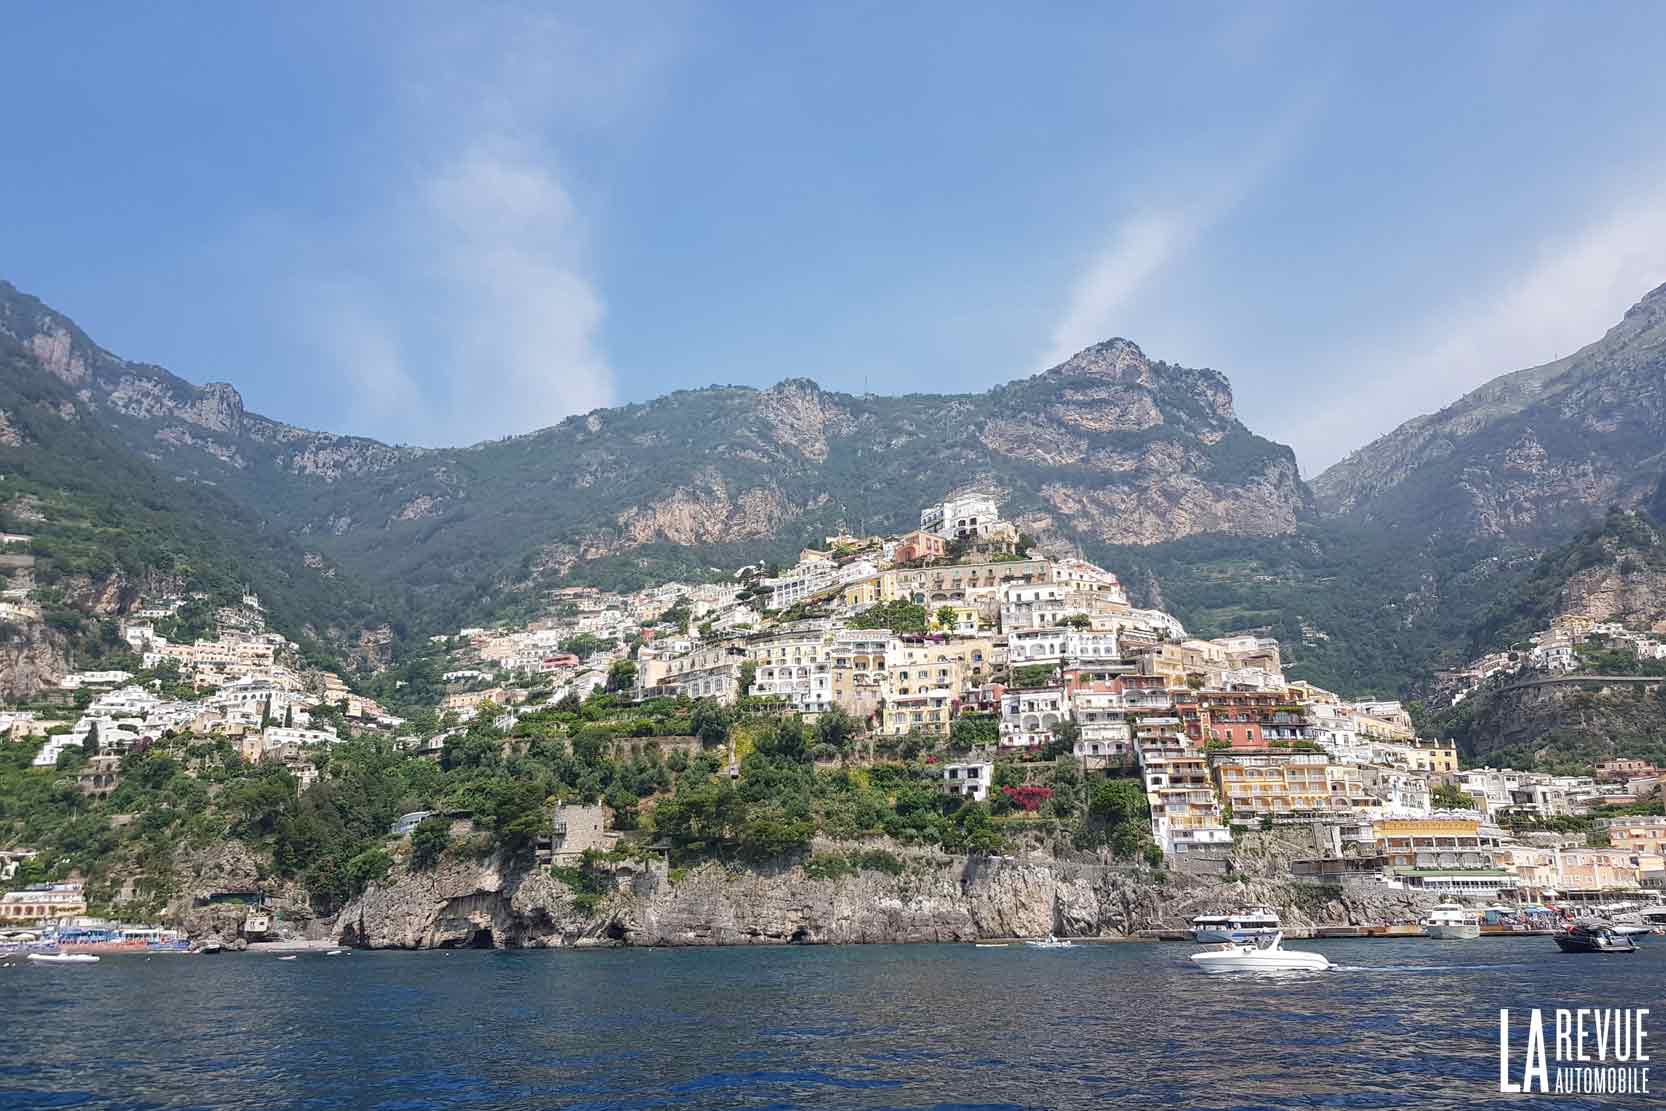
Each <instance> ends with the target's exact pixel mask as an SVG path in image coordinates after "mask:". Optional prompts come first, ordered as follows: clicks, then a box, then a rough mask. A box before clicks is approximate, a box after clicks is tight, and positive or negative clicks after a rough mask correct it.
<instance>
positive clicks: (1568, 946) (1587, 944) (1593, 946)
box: [1556, 918, 1637, 953]
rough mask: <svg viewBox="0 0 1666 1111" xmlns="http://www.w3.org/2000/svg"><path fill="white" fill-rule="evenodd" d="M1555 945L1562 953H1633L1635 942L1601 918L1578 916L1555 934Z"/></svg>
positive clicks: (1635, 948)
mask: <svg viewBox="0 0 1666 1111" xmlns="http://www.w3.org/2000/svg"><path fill="white" fill-rule="evenodd" d="M1556 947H1557V948H1558V949H1560V950H1562V952H1564V953H1635V952H1637V944H1636V943H1635V942H1633V941H1632V940H1631V938H1629V937H1627V936H1626V935H1624V934H1622V933H1617V932H1616V931H1615V930H1614V927H1613V923H1611V922H1608V921H1607V920H1605V919H1602V918H1580V919H1576V920H1575V921H1573V922H1570V923H1568V928H1567V929H1566V930H1564V931H1563V932H1561V933H1559V934H1557V935H1556Z"/></svg>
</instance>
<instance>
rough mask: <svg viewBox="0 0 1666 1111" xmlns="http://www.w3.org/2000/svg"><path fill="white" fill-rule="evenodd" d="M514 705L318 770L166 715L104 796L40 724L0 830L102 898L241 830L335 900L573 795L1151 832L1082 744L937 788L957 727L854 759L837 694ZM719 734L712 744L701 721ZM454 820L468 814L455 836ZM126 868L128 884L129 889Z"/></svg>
mask: <svg viewBox="0 0 1666 1111" xmlns="http://www.w3.org/2000/svg"><path fill="white" fill-rule="evenodd" d="M499 716H500V715H499V714H498V712H497V711H496V710H495V709H493V708H492V707H491V706H490V705H488V706H486V707H485V708H484V710H483V712H482V713H481V714H480V715H479V716H478V717H477V718H476V719H474V720H473V721H471V722H470V723H469V724H468V725H467V727H466V728H459V729H455V730H453V731H451V732H450V734H449V735H448V736H446V738H445V740H444V743H443V746H442V748H441V750H440V752H439V753H438V754H437V758H425V757H424V756H421V755H417V754H415V753H413V752H410V751H406V750H404V749H402V748H401V747H400V746H399V745H397V744H395V743H394V742H393V741H391V740H389V739H387V738H369V737H360V738H355V739H352V740H346V741H343V742H341V743H339V744H337V745H334V746H331V747H329V748H320V749H316V750H310V751H309V754H308V759H309V760H311V761H313V762H314V763H315V764H316V766H317V767H318V768H319V770H320V771H321V772H322V773H323V775H322V778H321V779H319V781H318V782H317V783H316V784H314V785H313V786H311V787H308V788H306V789H304V790H303V789H301V786H300V782H299V781H298V780H297V778H296V772H297V770H299V769H298V766H290V767H286V766H284V765H281V764H272V763H261V764H248V763H245V762H244V761H243V760H242V759H241V758H240V757H239V756H238V753H237V750H236V749H235V747H234V746H233V745H231V744H230V743H229V742H226V741H224V740H221V739H204V738H197V737H192V736H189V735H178V736H175V735H171V734H169V735H164V737H163V738H162V739H161V740H159V741H157V742H155V743H154V744H151V745H149V746H147V747H143V748H142V749H141V750H140V751H136V752H134V753H133V754H131V755H128V756H126V757H124V758H123V760H122V762H121V782H120V785H119V787H117V788H116V790H115V791H114V792H113V793H111V794H110V795H109V796H108V797H107V798H96V797H88V796H84V795H83V794H82V792H81V791H80V790H79V789H78V786H77V773H78V772H79V770H80V767H81V764H82V762H83V760H84V757H83V755H82V753H81V751H80V750H78V749H72V750H69V751H66V752H65V753H64V754H63V756H62V757H61V758H60V760H59V763H58V766H57V767H55V768H34V767H31V766H30V765H29V761H30V760H31V759H32V757H33V755H34V753H35V752H36V751H38V749H39V742H29V743H20V744H10V745H6V746H3V747H0V841H3V842H15V841H18V840H19V839H24V840H27V842H28V843H29V844H30V845H31V847H34V848H37V849H39V850H40V855H39V856H38V857H37V858H36V859H35V860H34V861H33V862H31V864H30V866H29V869H28V871H27V873H26V876H25V878H27V879H42V878H48V877H63V876H67V875H69V874H71V873H72V872H73V873H78V874H80V875H83V876H86V877H88V879H89V881H90V882H89V891H90V893H91V894H92V897H93V901H94V902H95V904H96V905H97V906H98V907H99V908H100V909H104V908H109V907H111V906H112V904H113V903H114V902H115V901H116V900H117V899H118V898H125V899H126V905H125V906H124V907H123V908H122V909H123V910H125V911H128V912H136V911H143V910H153V909H156V908H158V907H160V906H161V905H162V904H164V903H166V902H167V900H168V899H170V898H172V897H174V896H176V895H178V894H179V893H180V891H181V885H182V883H183V882H184V881H183V880H182V877H181V869H182V868H183V867H184V865H185V862H187V861H188V860H189V859H190V858H192V857H193V856H194V855H195V854H198V853H201V852H203V851H206V850H207V849H208V848H209V847H211V846H214V845H217V844H219V843H221V842H223V841H227V840H233V841H238V842H241V843H242V844H243V845H244V846H246V847H247V848H249V849H250V850H252V851H253V852H254V853H255V854H256V856H257V858H258V859H259V860H261V861H263V862H264V865H263V866H264V867H265V868H266V869H267V870H268V875H269V876H270V877H271V880H272V882H274V883H279V884H288V885H292V886H293V887H294V888H295V889H297V890H300V891H304V892H305V894H306V896H307V898H308V900H309V901H310V902H311V904H312V907H313V909H314V910H315V911H317V912H319V913H330V912H333V911H335V910H337V909H339V908H340V907H341V906H342V905H343V904H344V903H345V902H346V901H347V900H348V899H350V898H352V897H353V896H354V895H355V894H357V893H358V892H359V891H361V890H363V888H364V886H365V885H366V884H367V883H370V882H372V881H374V880H376V879H379V878H380V877H381V876H383V875H384V874H385V873H386V872H387V870H388V869H389V868H390V867H391V866H392V864H393V863H394V861H395V860H396V859H397V858H399V857H401V856H407V857H408V859H409V860H410V863H411V865H412V867H415V868H427V867H432V866H433V865H434V864H435V863H436V862H437V860H438V859H439V858H440V857H441V856H443V855H444V854H447V853H462V854H473V855H479V856H484V855H487V854H493V853H503V854H507V855H508V856H509V857H511V858H515V857H519V858H522V859H523V860H526V859H527V858H528V857H529V856H530V853H531V850H532V848H533V845H534V842H535V840H536V838H537V837H538V836H540V835H541V834H543V833H545V832H547V831H548V828H549V822H550V814H551V808H552V807H553V806H554V805H555V804H556V803H559V802H564V801H565V802H577V803H587V804H595V803H605V804H606V806H607V807H608V809H609V811H610V812H611V814H612V823H613V825H614V826H615V827H616V828H619V829H623V830H626V831H632V830H635V831H638V832H637V834H636V836H637V838H638V843H639V844H642V845H647V844H659V845H662V846H663V847H664V848H665V849H666V850H667V851H668V852H669V853H670V855H671V858H672V860H673V862H674V863H675V864H676V865H678V866H686V865H688V864H691V863H694V862H696V861H699V860H703V859H708V858H717V859H723V860H730V861H735V862H760V861H765V860H770V859H774V858H777V857H781V856H783V855H797V854H802V853H803V852H805V851H806V850H807V849H808V846H809V843H810V840H811V838H812V837H814V836H817V835H821V836H826V837H830V838H835V839H839V840H846V841H861V840H864V839H871V838H877V837H888V838H892V839H894V840H896V841H898V842H901V843H904V844H923V845H935V846H939V847H940V848H942V849H943V850H944V851H947V852H952V853H969V854H988V853H998V852H1001V851H1003V850H1004V849H1005V848H1006V847H1007V846H1008V845H1009V843H1010V840H1011V837H1012V835H1013V834H1014V833H1016V832H1017V831H1020V830H1051V831H1053V832H1054V833H1057V834H1059V835H1062V836H1064V837H1067V838H1072V839H1074V841H1075V842H1076V844H1078V845H1079V846H1081V847H1092V846H1098V845H1104V846H1108V847H1110V848H1111V849H1112V850H1113V851H1115V852H1116V853H1118V854H1119V855H1122V856H1125V857H1130V858H1141V857H1148V856H1150V855H1151V853H1152V850H1153V848H1154V847H1153V846H1152V845H1151V841H1150V834H1149V822H1148V819H1147V815H1146V811H1145V802H1144V795H1143V792H1142V791H1141V790H1140V788H1139V787H1138V785H1137V784H1135V783H1133V782H1132V781H1120V782H1115V783H1107V782H1098V784H1097V786H1096V787H1095V788H1094V789H1093V790H1092V791H1089V789H1088V784H1086V783H1084V781H1083V779H1082V776H1081V773H1080V771H1079V770H1078V769H1077V768H1076V767H1075V765H1074V764H1073V763H1071V762H1069V761H1068V760H1066V761H1063V762H1061V763H1060V764H1058V765H1056V766H1054V767H1051V768H1049V767H1047V766H1045V765H1024V766H1020V765H1007V764H1001V765H997V775H996V780H995V789H996V792H997V793H996V794H995V795H994V796H993V797H992V801H991V803H976V802H971V801H968V800H964V799H961V798H959V797H952V796H947V795H945V794H943V793H942V791H941V789H940V788H941V778H940V773H939V772H938V770H937V767H936V761H937V760H938V759H940V758H941V754H942V753H945V752H946V751H947V743H946V742H940V741H938V740H935V739H930V738H889V739H887V742H886V743H887V744H888V745H889V746H890V747H888V748H882V749H880V751H879V753H878V755H879V760H878V761H877V762H875V763H873V764H871V765H867V766H862V767H854V766H852V767H847V766H842V761H841V760H840V757H841V754H846V755H849V754H852V753H853V749H852V748H851V745H852V744H853V743H854V736H853V731H851V730H849V729H842V728H840V727H839V717H838V716H837V715H828V716H827V717H824V718H823V720H822V721H821V722H820V723H818V726H817V727H816V728H814V729H811V728H808V727H806V726H805V725H803V724H802V723H801V722H800V721H799V719H798V718H796V717H794V716H788V717H778V716H776V715H775V714H773V713H770V712H767V711H760V712H754V713H748V712H746V711H744V710H742V711H736V710H734V709H725V708H722V707H718V706H716V705H715V704H713V703H711V702H690V701H688V700H681V699H659V700H655V701H652V702H648V703H644V704H642V705H630V704H626V703H620V702H618V701H617V700H616V699H615V698H614V697H613V696H611V695H605V694H603V695H597V696H596V697H594V698H592V699H590V700H588V701H586V702H584V703H582V704H579V703H576V702H575V701H573V700H568V701H566V702H564V703H561V704H557V705H548V706H544V707H542V708H535V709H532V710H530V711H526V712H523V713H522V714H521V715H520V717H519V720H518V721H516V722H514V724H513V725H512V726H511V727H510V728H508V729H507V730H505V729H502V728H499V727H498V725H496V724H494V721H495V720H496V719H498V718H499ZM702 735H704V736H707V737H710V738H712V739H713V741H714V742H715V743H710V744H705V743H701V742H700V741H698V740H697V739H695V738H698V737H700V736H702ZM661 738H670V740H668V741H665V742H663V743H662V740H661ZM691 740H692V741H693V743H692V746H691V744H690V742H691ZM934 750H936V751H934ZM818 759H819V760H820V761H821V763H820V764H819V765H818V762H817V761H818ZM731 761H733V762H734V767H735V770H736V772H737V773H738V774H737V775H733V776H732V775H731V774H730V772H729V767H730V763H731ZM835 761H838V762H839V763H838V764H834V763H833V762H835ZM1038 776H1039V777H1040V780H1039V781H1037V777H1038ZM1003 789H1004V790H1003ZM419 810H427V811H432V812H433V813H434V814H435V817H434V818H432V819H430V820H429V821H427V822H424V823H423V824H422V825H421V826H419V827H418V829H417V832H416V834H415V835H413V837H412V838H411V840H410V842H409V844H408V845H406V844H401V843H400V842H399V841H398V840H397V839H394V838H392V837H390V835H389V832H388V831H389V828H390V826H391V824H392V823H393V821H394V820H395V819H396V818H397V817H399V816H400V815H401V814H406V813H410V812H413V811H419ZM454 821H466V822H467V823H468V826H467V828H468V829H469V830H470V831H471V832H470V833H469V834H468V835H466V836H461V837H457V838H453V837H452V835H451V832H450V829H449V827H450V825H451V823H452V822H454ZM528 863H529V861H528ZM118 877H122V878H125V879H131V880H132V881H133V886H132V888H131V889H130V890H128V891H126V892H125V893H123V892H122V891H120V890H118V888H117V886H116V883H117V878H118Z"/></svg>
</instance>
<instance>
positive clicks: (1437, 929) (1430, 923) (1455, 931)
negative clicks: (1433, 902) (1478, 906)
mask: <svg viewBox="0 0 1666 1111" xmlns="http://www.w3.org/2000/svg"><path fill="white" fill-rule="evenodd" d="M1423 933H1424V935H1425V936H1427V937H1432V938H1435V939H1437V940H1439V941H1468V940H1470V939H1472V938H1477V937H1480V936H1481V923H1480V922H1479V921H1477V920H1476V917H1475V915H1474V914H1473V913H1472V912H1471V911H1469V910H1466V909H1465V908H1464V907H1463V905H1462V904H1461V903H1441V904H1439V905H1438V906H1436V907H1435V909H1434V910H1432V911H1430V912H1429V917H1427V918H1425V919H1424V920H1423Z"/></svg>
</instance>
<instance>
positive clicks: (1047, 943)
mask: <svg viewBox="0 0 1666 1111" xmlns="http://www.w3.org/2000/svg"><path fill="white" fill-rule="evenodd" d="M1024 944H1025V945H1028V946H1029V947H1030V948H1031V949H1074V948H1076V946H1075V944H1074V943H1072V942H1069V941H1060V940H1059V939H1058V938H1056V937H1054V936H1053V935H1052V934H1048V935H1047V936H1046V937H1045V938H1032V939H1031V940H1029V941H1026V942H1025V943H1024Z"/></svg>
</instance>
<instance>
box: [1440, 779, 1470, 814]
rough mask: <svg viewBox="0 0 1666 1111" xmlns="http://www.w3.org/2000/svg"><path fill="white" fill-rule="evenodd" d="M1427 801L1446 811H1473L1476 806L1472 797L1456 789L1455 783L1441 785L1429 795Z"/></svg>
mask: <svg viewBox="0 0 1666 1111" xmlns="http://www.w3.org/2000/svg"><path fill="white" fill-rule="evenodd" d="M1429 801H1430V802H1432V803H1433V804H1434V805H1436V806H1439V807H1442V808H1444V809H1447V810H1475V809H1478V806H1477V804H1476V802H1475V797H1474V796H1473V795H1470V794H1467V793H1465V792H1463V791H1460V790H1459V789H1458V786H1457V784H1455V783H1442V784H1440V785H1439V786H1437V787H1436V788H1435V789H1434V790H1433V791H1431V792H1430V794H1429Z"/></svg>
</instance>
